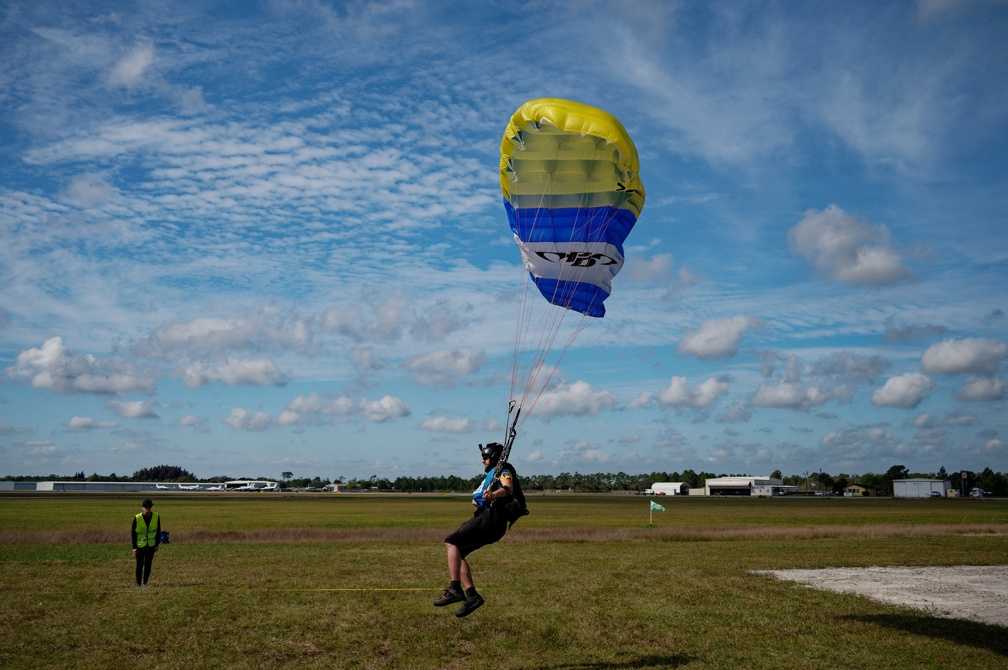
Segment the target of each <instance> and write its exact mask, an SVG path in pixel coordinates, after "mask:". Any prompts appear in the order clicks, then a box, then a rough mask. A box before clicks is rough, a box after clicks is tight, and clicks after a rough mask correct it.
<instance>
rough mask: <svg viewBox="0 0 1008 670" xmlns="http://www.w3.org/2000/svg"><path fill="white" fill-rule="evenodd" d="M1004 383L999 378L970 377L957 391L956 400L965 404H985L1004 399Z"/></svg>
mask: <svg viewBox="0 0 1008 670" xmlns="http://www.w3.org/2000/svg"><path fill="white" fill-rule="evenodd" d="M1004 387H1005V385H1004V381H1003V380H1002V379H1001V378H1000V377H970V378H969V379H967V380H966V383H965V384H963V387H962V388H961V389H959V394H958V396H957V397H958V398H959V399H960V400H963V401H966V402H986V401H990V400H1000V399H1001V398H1003V397H1004Z"/></svg>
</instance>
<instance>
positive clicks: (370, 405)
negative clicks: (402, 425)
mask: <svg viewBox="0 0 1008 670" xmlns="http://www.w3.org/2000/svg"><path fill="white" fill-rule="evenodd" d="M360 409H361V415H362V416H363V417H364V418H365V419H367V420H368V421H374V422H375V423H386V422H388V421H394V420H395V419H401V418H403V417H406V416H409V415H410V408H409V405H407V404H406V403H405V401H403V400H402V399H400V398H397V397H395V396H391V395H386V396H382V398H381V399H379V400H375V401H369V400H363V401H362V402H361V408H360Z"/></svg>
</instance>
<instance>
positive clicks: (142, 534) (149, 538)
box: [136, 512, 158, 549]
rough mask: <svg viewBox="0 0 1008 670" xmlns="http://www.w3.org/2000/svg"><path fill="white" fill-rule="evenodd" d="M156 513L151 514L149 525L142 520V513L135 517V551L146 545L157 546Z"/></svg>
mask: <svg viewBox="0 0 1008 670" xmlns="http://www.w3.org/2000/svg"><path fill="white" fill-rule="evenodd" d="M157 529H158V513H157V512H151V517H150V523H147V521H145V520H144V516H143V512H141V513H140V514H137V515H136V532H137V549H141V548H143V547H146V546H147V545H148V544H149V545H150V546H152V547H153V546H154V545H156V544H157Z"/></svg>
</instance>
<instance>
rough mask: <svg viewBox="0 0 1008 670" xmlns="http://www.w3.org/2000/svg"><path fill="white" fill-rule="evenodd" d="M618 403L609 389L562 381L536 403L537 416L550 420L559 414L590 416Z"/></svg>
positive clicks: (582, 382) (585, 383)
mask: <svg viewBox="0 0 1008 670" xmlns="http://www.w3.org/2000/svg"><path fill="white" fill-rule="evenodd" d="M615 405H616V396H614V395H613V394H612V393H609V392H608V391H593V390H592V387H591V385H590V384H588V382H584V381H576V382H574V383H571V384H568V383H560V384H557V385H556V386H554V387H552V388H549V389H547V390H546V391H545V392H544V393H543V394H542V396H540V398H539V401H538V402H537V403H536V405H535V408H534V410H533V411H534V412H535V416H537V417H539V418H541V419H543V420H544V421H548V420H550V419H553V418H556V417H559V416H590V415H595V414H598V413H599V412H601V411H602V410H604V409H610V408H612V407H614V406H615Z"/></svg>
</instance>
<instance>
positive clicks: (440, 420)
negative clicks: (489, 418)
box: [420, 416, 476, 433]
mask: <svg viewBox="0 0 1008 670" xmlns="http://www.w3.org/2000/svg"><path fill="white" fill-rule="evenodd" d="M420 428H421V429H422V430H429V431H432V432H435V433H471V432H473V431H474V430H475V429H476V427H475V426H474V425H473V422H472V421H470V420H469V419H462V418H448V417H444V416H432V417H429V418H427V419H424V420H423V422H422V423H421V424H420Z"/></svg>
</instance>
